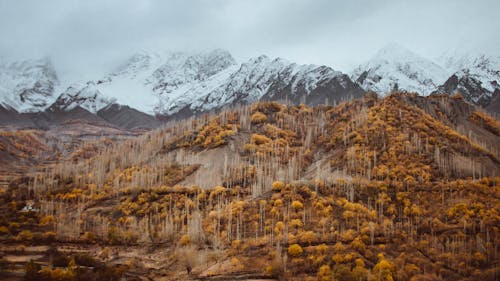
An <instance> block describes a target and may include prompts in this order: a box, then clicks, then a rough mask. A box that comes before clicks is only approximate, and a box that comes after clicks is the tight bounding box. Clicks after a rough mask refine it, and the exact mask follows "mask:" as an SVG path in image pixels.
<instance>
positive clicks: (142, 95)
mask: <svg viewBox="0 0 500 281" xmlns="http://www.w3.org/2000/svg"><path fill="white" fill-rule="evenodd" d="M499 83H500V59H499V58H498V57H492V56H486V55H477V56H474V55H471V54H467V55H457V54H453V55H443V56H442V57H440V58H438V59H436V60H435V61H433V60H429V59H426V58H424V57H422V56H419V55H417V54H415V53H413V52H411V51H410V50H408V49H406V48H404V47H401V46H399V45H395V44H390V45H388V46H386V47H384V48H383V49H381V50H379V51H378V52H377V53H376V55H375V56H374V57H373V58H372V59H370V60H369V61H367V62H365V63H363V64H361V65H360V66H358V67H356V68H355V69H354V70H353V71H352V72H351V73H350V74H346V73H342V72H339V71H336V70H334V69H332V68H331V67H328V66H319V65H299V64H296V63H293V62H289V61H287V60H285V59H282V58H275V59H272V58H269V57H267V56H264V55H262V56H259V57H256V58H252V59H250V60H248V61H246V62H243V63H238V62H236V60H235V59H234V58H233V57H232V56H231V54H230V53H229V52H227V51H225V50H221V49H216V50H212V51H209V52H204V53H185V52H173V53H167V54H160V53H147V52H142V53H138V54H135V55H133V56H131V57H130V58H129V59H127V60H126V61H124V62H123V63H122V64H121V65H120V66H119V67H117V68H116V69H115V71H113V72H111V73H109V74H108V75H105V76H104V77H102V78H100V79H97V80H94V81H83V82H74V83H72V84H70V85H68V86H67V87H66V86H64V85H61V82H60V81H59V79H58V74H57V71H56V70H55V68H54V66H53V65H52V63H51V61H50V59H48V58H44V59H40V60H27V61H22V62H11V63H7V62H0V125H19V126H27V127H39V128H44V127H50V126H53V125H57V124H60V123H61V122H65V121H67V120H72V119H86V120H90V121H95V122H103V123H106V124H110V125H113V126H117V127H120V128H126V129H132V128H153V127H157V126H158V125H159V124H160V123H161V122H160V121H159V120H160V119H161V120H165V119H171V118H182V117H187V116H192V115H196V114H199V113H203V112H208V111H212V110H217V109H221V108H224V107H227V106H233V105H238V104H247V103H252V102H255V101H260V100H277V101H284V102H288V103H292V104H298V103H306V104H309V105H317V104H323V103H333V102H338V101H343V100H349V99H352V98H357V97H360V96H362V95H364V93H365V92H367V91H374V92H376V93H378V94H380V95H385V94H387V93H390V92H392V91H408V92H417V93H419V94H422V95H429V94H439V93H446V94H455V93H457V92H459V93H461V94H462V95H463V96H464V98H465V99H466V100H467V101H469V102H472V103H475V104H477V105H479V106H482V107H485V108H486V110H489V111H492V112H495V113H500V94H499V93H500V85H499ZM56 86H64V87H63V89H64V90H63V91H62V92H57V91H56V88H57V87H56ZM160 117H161V118H160Z"/></svg>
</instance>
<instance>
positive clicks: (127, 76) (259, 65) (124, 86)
mask: <svg viewBox="0 0 500 281" xmlns="http://www.w3.org/2000/svg"><path fill="white" fill-rule="evenodd" d="M362 94H363V90H362V89H361V88H360V87H359V86H358V85H356V84H355V83H353V82H352V81H351V80H350V78H349V77H348V76H347V75H345V74H342V73H341V72H338V71H334V70H333V69H332V68H330V67H326V66H316V65H298V64H295V63H291V62H289V61H287V60H284V59H281V58H276V59H270V58H268V57H267V56H260V57H257V58H253V59H250V60H248V61H247V62H245V63H242V64H241V65H238V64H237V63H236V61H235V60H234V58H233V57H232V56H231V54H230V53H229V52H227V51H224V50H220V49H216V50H213V51H210V52H206V53H196V54H190V53H180V52H177V53H172V54H169V55H166V56H161V55H156V54H145V53H143V54H139V55H134V56H133V57H132V58H130V59H129V60H128V61H127V63H125V64H123V65H122V66H121V67H120V68H119V69H118V70H117V71H115V72H113V73H111V74H109V75H107V76H106V77H105V78H103V79H100V80H98V81H95V82H94V81H89V82H86V83H80V84H75V85H72V86H71V87H69V88H68V89H67V90H66V91H65V92H64V93H63V94H62V95H61V96H59V98H58V99H57V100H56V102H55V103H54V104H53V105H52V107H56V108H59V109H62V110H64V109H71V108H74V107H75V106H81V107H83V108H85V109H87V110H88V111H90V112H97V111H99V110H100V109H102V108H104V107H106V106H108V105H110V104H114V103H116V104H120V105H128V106H130V107H132V108H135V109H137V110H140V111H142V112H146V113H149V114H155V115H158V114H159V115H164V116H167V117H183V116H189V115H193V114H197V113H202V112H208V111H211V110H214V109H220V108H223V107H225V106H230V105H234V104H247V103H252V102H255V101H258V100H288V101H290V102H292V103H300V102H304V103H307V104H311V105H315V104H319V103H324V102H325V101H328V100H329V101H335V100H336V101H340V100H346V99H350V98H353V97H360V96H361V95H362Z"/></svg>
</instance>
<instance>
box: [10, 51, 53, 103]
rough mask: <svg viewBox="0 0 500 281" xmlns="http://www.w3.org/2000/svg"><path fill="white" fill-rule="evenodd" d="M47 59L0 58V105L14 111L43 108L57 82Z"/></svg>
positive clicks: (50, 99)
mask: <svg viewBox="0 0 500 281" xmlns="http://www.w3.org/2000/svg"><path fill="white" fill-rule="evenodd" d="M58 83H59V82H58V78H57V73H56V70H55V69H54V66H53V65H52V63H51V61H50V59H48V58H43V59H39V60H25V61H20V62H5V61H3V62H0V106H2V107H4V108H5V109H9V110H15V111H17V112H37V111H41V110H44V109H45V108H46V107H47V106H48V105H50V104H51V103H52V102H53V101H54V89H55V87H56V86H57V84H58Z"/></svg>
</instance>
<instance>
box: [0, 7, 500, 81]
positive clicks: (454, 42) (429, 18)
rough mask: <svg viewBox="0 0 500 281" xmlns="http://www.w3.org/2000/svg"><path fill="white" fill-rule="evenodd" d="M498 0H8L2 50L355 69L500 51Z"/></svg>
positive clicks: (105, 61)
mask: <svg viewBox="0 0 500 281" xmlns="http://www.w3.org/2000/svg"><path fill="white" fill-rule="evenodd" d="M499 8H500V4H499V2H498V1H493V0H491V1H489V0H484V1H466V0H457V1H454V0H443V1H430V0H424V1H404V0H382V1H368V0H367V1H361V0H354V1H333V0H330V1H329V0H317V1H308V0H289V1H286V0H254V1H238V0H213V1H209V0H192V1H187V0H184V1H160V0H158V1H153V0H144V1H132V0H104V1H103V0H86V1H76V0H49V1H36V0H33V1H28V0H18V1H8V0H0V38H1V41H0V56H4V57H8V58H30V57H41V56H44V55H49V56H51V57H53V59H54V61H55V62H56V64H58V65H59V66H60V67H61V68H63V69H66V70H68V71H69V70H75V69H78V70H79V71H80V72H82V73H83V72H87V73H88V72H97V73H99V72H101V71H105V70H106V68H107V67H109V66H110V65H112V64H113V62H115V61H117V60H119V59H120V58H122V57H124V56H126V55H128V54H131V53H133V52H136V51H139V50H142V49H146V50H147V49H155V50H203V49H209V48H216V47H220V48H225V49H228V50H229V51H230V52H232V53H233V54H234V55H235V57H236V58H237V59H238V60H246V59H248V58H249V57H251V56H256V55H260V54H262V53H265V54H268V55H270V56H282V57H285V58H288V59H290V60H294V61H298V62H301V63H316V64H327V65H331V66H333V67H334V68H339V69H341V70H347V69H348V68H349V67H352V66H354V65H356V64H358V63H360V62H362V61H363V60H365V59H367V58H369V57H370V56H371V55H373V54H374V53H375V52H376V50H377V49H378V48H380V47H382V46H383V45H385V44H387V43H389V42H397V43H400V44H402V45H404V46H406V47H408V48H410V49H412V50H414V51H416V52H417V53H420V54H422V55H425V56H429V57H433V56H437V55H438V54H439V53H441V52H443V51H445V50H448V49H450V48H460V47H463V48H467V49H476V50H478V51H483V52H488V53H491V54H495V55H498V52H499V49H498V46H499V45H500V44H499V43H500V39H499V38H500V37H499V36H498V30H499V27H500V20H499V19H498V17H497V15H496V11H498V9H499Z"/></svg>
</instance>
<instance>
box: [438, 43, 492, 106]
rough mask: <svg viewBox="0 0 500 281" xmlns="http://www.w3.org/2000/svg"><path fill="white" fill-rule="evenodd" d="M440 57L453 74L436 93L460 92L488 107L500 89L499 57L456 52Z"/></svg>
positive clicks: (465, 96)
mask: <svg viewBox="0 0 500 281" xmlns="http://www.w3.org/2000/svg"><path fill="white" fill-rule="evenodd" d="M439 59H440V61H441V62H442V64H443V65H444V67H445V68H447V69H448V71H449V72H451V73H452V75H451V76H450V77H449V78H448V79H447V80H446V81H445V82H444V83H443V84H442V85H440V86H439V87H438V89H437V90H436V91H435V93H448V94H455V93H460V94H461V95H462V96H463V97H464V98H465V99H466V100H468V101H470V102H473V103H476V104H479V105H481V106H484V107H487V106H488V105H489V104H490V102H491V101H492V98H493V93H494V92H495V91H499V90H500V58H499V57H494V56H487V55H476V56H474V55H471V54H456V53H455V54H453V55H443V56H441V57H440V58H439ZM490 108H491V107H490Z"/></svg>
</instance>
